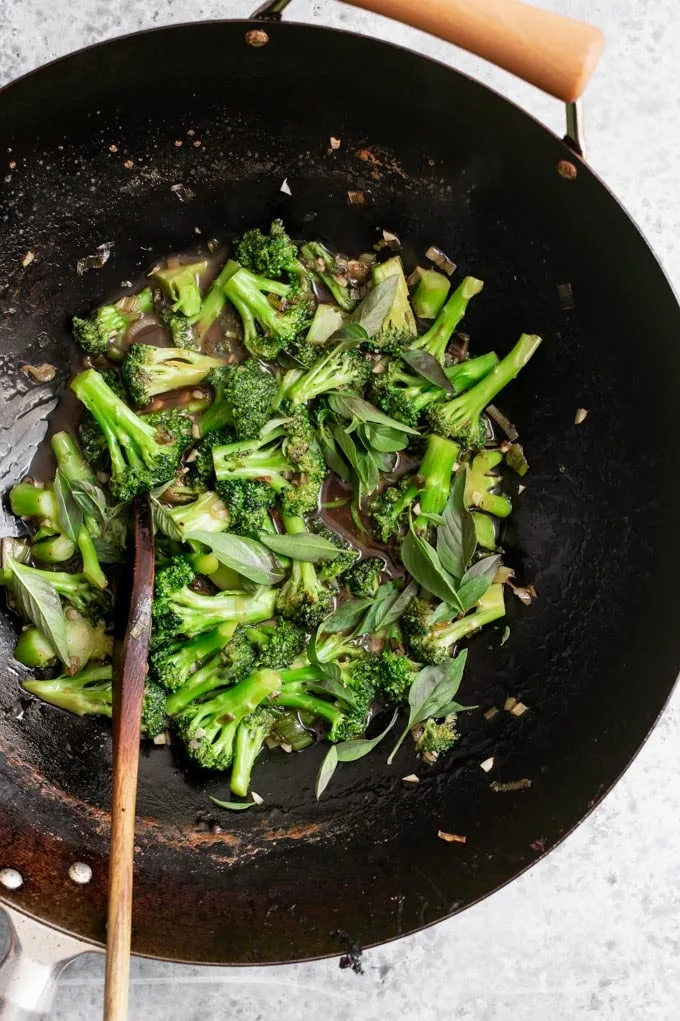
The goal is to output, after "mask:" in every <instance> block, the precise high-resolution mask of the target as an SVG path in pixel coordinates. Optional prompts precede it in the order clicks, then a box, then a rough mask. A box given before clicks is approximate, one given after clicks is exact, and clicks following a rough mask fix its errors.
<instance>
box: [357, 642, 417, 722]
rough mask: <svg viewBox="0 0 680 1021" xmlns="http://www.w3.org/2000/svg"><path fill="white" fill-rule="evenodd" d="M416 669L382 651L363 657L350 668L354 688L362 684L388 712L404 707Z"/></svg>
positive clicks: (389, 652)
mask: <svg viewBox="0 0 680 1021" xmlns="http://www.w3.org/2000/svg"><path fill="white" fill-rule="evenodd" d="M417 672H418V666H417V665H416V664H415V663H413V662H412V661H411V660H410V659H409V658H408V657H407V656H404V655H402V654H401V653H397V652H391V651H389V650H385V651H383V652H381V653H366V654H365V655H364V657H363V658H362V659H361V660H359V662H358V663H357V664H356V665H355V666H353V667H352V668H351V674H350V676H351V677H352V678H353V679H354V682H355V685H356V683H357V682H358V681H360V682H361V683H363V685H364V686H365V689H366V690H370V691H371V692H372V693H374V694H375V695H376V696H377V697H378V698H379V699H380V701H381V702H382V703H383V705H385V706H387V708H389V709H399V708H402V707H403V706H405V705H406V704H407V703H408V693H409V689H410V687H411V684H412V683H413V678H414V677H415V675H416V673H417Z"/></svg>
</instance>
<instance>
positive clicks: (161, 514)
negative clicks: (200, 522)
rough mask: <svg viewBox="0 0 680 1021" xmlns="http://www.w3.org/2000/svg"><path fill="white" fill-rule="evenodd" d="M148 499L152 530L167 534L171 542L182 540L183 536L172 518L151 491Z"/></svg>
mask: <svg viewBox="0 0 680 1021" xmlns="http://www.w3.org/2000/svg"><path fill="white" fill-rule="evenodd" d="M149 499H150V501H151V520H152V521H153V527H154V531H156V532H162V533H163V535H167V537H168V539H172V541H173V542H184V536H183V535H182V532H181V531H180V529H179V528H178V526H177V525H176V524H175V521H174V519H173V518H172V517H171V516H170V514H169V513H168V509H167V507H164V506H163V504H162V503H160V501H159V500H158V499H157V498H156V497H155V496H154V495H153V493H149Z"/></svg>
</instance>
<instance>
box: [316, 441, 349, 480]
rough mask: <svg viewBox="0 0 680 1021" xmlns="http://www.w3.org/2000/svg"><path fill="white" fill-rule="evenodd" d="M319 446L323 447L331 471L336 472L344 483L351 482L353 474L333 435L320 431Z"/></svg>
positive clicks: (322, 450)
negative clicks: (339, 451)
mask: <svg viewBox="0 0 680 1021" xmlns="http://www.w3.org/2000/svg"><path fill="white" fill-rule="evenodd" d="M319 446H320V447H321V452H322V454H323V456H324V460H325V462H326V464H327V465H328V467H329V468H330V470H331V471H332V472H335V474H336V475H337V476H338V478H341V479H342V481H343V482H350V481H351V479H352V472H351V470H350V469H349V467H348V465H347V463H346V462H345V461H344V459H343V458H342V457H341V456H340V454H339V453H338V447H337V444H336V442H335V438H334V437H333V434H332V433H330V432H328V431H326V430H322V429H319Z"/></svg>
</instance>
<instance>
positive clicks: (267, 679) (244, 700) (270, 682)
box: [175, 670, 281, 769]
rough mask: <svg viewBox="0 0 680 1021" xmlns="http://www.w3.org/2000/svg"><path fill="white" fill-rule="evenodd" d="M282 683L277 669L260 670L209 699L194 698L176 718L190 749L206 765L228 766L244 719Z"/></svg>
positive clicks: (179, 729)
mask: <svg viewBox="0 0 680 1021" xmlns="http://www.w3.org/2000/svg"><path fill="white" fill-rule="evenodd" d="M280 687H281V678H280V676H279V674H277V673H275V672H274V671H273V670H258V671H256V672H255V673H254V674H251V675H250V676H249V677H246V678H244V679H243V680H242V681H239V683H238V684H235V685H234V686H233V687H231V688H227V689H226V691H218V692H217V693H216V694H215V695H213V697H212V698H211V699H209V700H208V701H205V702H200V703H199V702H192V703H191V704H190V705H188V706H187V707H186V708H185V709H184V711H183V712H182V713H181V714H180V715H179V716H178V717H177V718H176V719H175V725H176V727H177V730H178V732H179V734H180V737H181V738H182V740H183V742H184V744H185V746H186V749H187V752H188V753H189V755H190V757H191V758H192V759H194V760H195V761H196V762H197V763H198V765H199V766H202V767H203V768H204V769H228V768H229V766H230V765H231V762H232V759H233V755H234V743H235V738H236V732H237V730H238V728H239V724H240V723H241V721H242V720H244V719H245V718H246V716H249V715H250V714H251V713H252V712H254V710H255V709H256V708H257V706H258V705H260V703H261V702H264V701H266V699H267V698H269V697H270V696H272V695H274V693H275V692H276V691H278V690H279V688H280Z"/></svg>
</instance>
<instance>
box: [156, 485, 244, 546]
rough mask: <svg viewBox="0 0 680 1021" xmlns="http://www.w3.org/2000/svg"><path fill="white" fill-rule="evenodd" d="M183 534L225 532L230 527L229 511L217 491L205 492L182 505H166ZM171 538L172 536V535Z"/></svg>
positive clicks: (170, 515)
mask: <svg viewBox="0 0 680 1021" xmlns="http://www.w3.org/2000/svg"><path fill="white" fill-rule="evenodd" d="M166 511H167V515H168V517H169V518H171V519H172V521H173V522H174V524H175V526H176V528H178V529H179V531H180V532H181V534H182V535H187V534H188V533H189V532H224V531H226V530H227V528H228V527H229V511H228V509H227V507H226V506H225V504H224V503H223V502H222V500H221V498H220V497H219V496H218V494H217V493H213V492H212V491H211V490H207V491H206V492H205V493H201V495H200V496H199V497H198V498H197V499H196V500H193V501H192V503H186V504H184V505H183V506H181V507H172V508H170V507H166ZM169 538H172V536H170V537H169Z"/></svg>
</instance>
